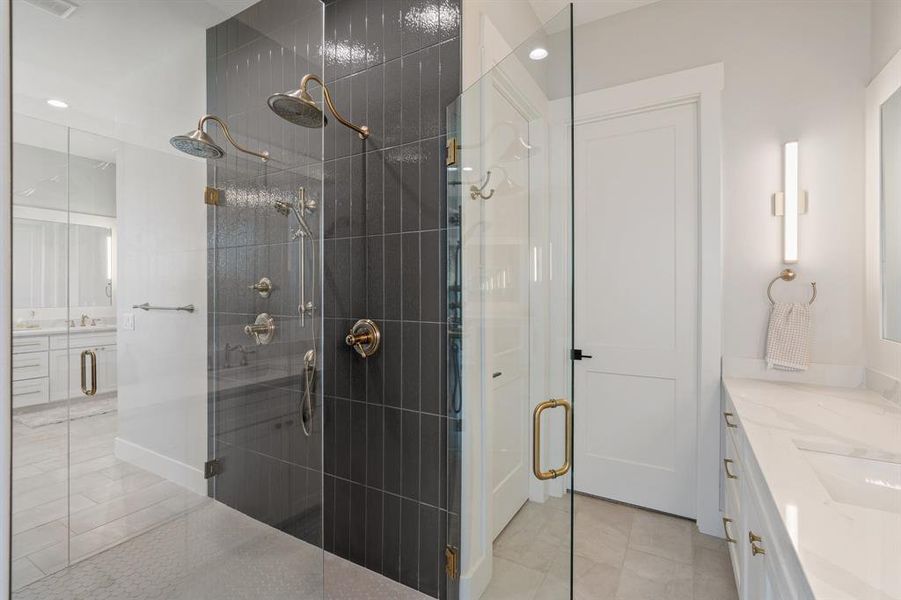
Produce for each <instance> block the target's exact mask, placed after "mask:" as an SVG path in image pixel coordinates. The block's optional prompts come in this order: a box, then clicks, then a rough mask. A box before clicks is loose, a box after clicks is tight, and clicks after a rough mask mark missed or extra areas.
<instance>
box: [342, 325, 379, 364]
mask: <svg viewBox="0 0 901 600" xmlns="http://www.w3.org/2000/svg"><path fill="white" fill-rule="evenodd" d="M381 341H382V332H381V331H379V326H378V325H376V324H375V321H372V320H370V319H360V320H359V321H357V322H356V323H354V326H353V327H351V328H350V333H348V334H347V337H346V338H344V342H345V343H346V344H347V345H348V346H350V347H352V348H353V349H354V350H356V351H357V354H359V355H360V356H362V357H363V358H369V357H370V356H372V355H373V354H375V353H376V351H377V350H378V349H379V344H380V343H381Z"/></svg>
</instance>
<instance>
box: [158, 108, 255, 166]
mask: <svg viewBox="0 0 901 600" xmlns="http://www.w3.org/2000/svg"><path fill="white" fill-rule="evenodd" d="M207 121H214V122H215V123H218V124H219V127H221V128H222V132H223V133H224V134H225V139H227V140H228V142H229V143H230V144H231V145H232V146H234V147H235V148H237V149H238V150H240V151H241V152H243V153H245V154H250V155H252V156H256V157H257V158H259V159H260V160H262V161H263V162H266V161H267V160H269V153H268V152H266V151H265V150H263V151H261V152H257V151H255V150H248V149H247V148H244V147H243V146H241V145H240V144H239V143H238V142H236V141H235V138H233V137H232V134H231V132H230V131H229V130H228V125H227V124H226V123H225V121H223V120H222V119H220V118H219V117H217V116H216V115H204V116H203V117H201V118H200V121H199V122H198V123H197V129H195V130H194V131H189V132H188V133H186V134H184V135H176V136H175V137H172V138H170V139H169V143H170V144H172V146H173V147H174V148H175V149H176V150H179V151H181V152H184V153H185V154H190V155H191V156H197V157H199V158H222V157H223V156H225V150H223V149H222V147H221V146H219V144H217V143H216V142H214V141H213V138H211V137H210V135H209V134H208V133H207V132H205V131H204V130H203V124H204V123H206V122H207Z"/></svg>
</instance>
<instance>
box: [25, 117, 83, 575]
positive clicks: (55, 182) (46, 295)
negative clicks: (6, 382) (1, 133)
mask: <svg viewBox="0 0 901 600" xmlns="http://www.w3.org/2000/svg"><path fill="white" fill-rule="evenodd" d="M68 144H69V139H68V130H67V129H66V128H65V127H63V126H60V125H56V124H52V123H47V122H44V121H40V120H37V119H31V118H27V117H21V116H16V118H15V121H14V126H13V195H12V213H13V230H12V246H13V273H12V275H13V277H12V286H13V315H12V317H13V323H14V325H13V326H14V330H13V339H12V352H13V356H12V373H13V381H12V413H13V414H12V435H13V443H12V446H13V447H12V469H13V470H12V473H13V484H12V534H13V538H12V570H11V576H12V577H11V578H12V589H13V591H16V590H18V589H20V588H22V587H24V586H26V585H28V584H30V583H32V582H34V581H36V580H38V579H41V578H42V577H44V576H45V575H46V574H47V573H48V572H52V569H55V568H57V566H58V565H59V564H62V565H63V566H64V565H65V563H66V562H67V561H68V535H69V534H68V532H69V452H70V442H69V438H70V432H69V406H68V395H69V388H68V385H67V383H68V381H69V370H70V365H69V362H68V361H67V360H65V359H63V360H60V359H59V356H58V353H57V351H56V350H55V348H56V347H60V348H66V347H68V344H69V341H68V340H69V328H68V326H67V322H68V319H69V318H70V317H69V310H68V296H69V269H68V262H69V227H70V225H69V214H68V205H69V198H68V187H69V160H68ZM48 558H49V560H45V559H48Z"/></svg>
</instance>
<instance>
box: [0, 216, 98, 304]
mask: <svg viewBox="0 0 901 600" xmlns="http://www.w3.org/2000/svg"><path fill="white" fill-rule="evenodd" d="M66 227H67V225H66V223H64V222H58V221H43V220H39V219H26V218H15V219H13V244H14V247H13V308H26V309H37V308H62V307H65V306H66V305H67V302H66V300H67V296H66V280H67V279H68V281H69V290H68V297H69V298H70V299H71V300H70V303H71V305H72V306H85V307H86V306H111V305H112V296H113V288H112V236H113V232H112V229H110V228H108V227H99V226H94V225H83V224H74V223H73V224H70V225H68V228H69V233H68V244H69V252H68V254H69V272H68V273H67V272H66V243H67V239H66V238H67V235H66ZM96 257H106V260H101V261H98V260H96Z"/></svg>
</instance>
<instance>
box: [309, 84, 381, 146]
mask: <svg viewBox="0 0 901 600" xmlns="http://www.w3.org/2000/svg"><path fill="white" fill-rule="evenodd" d="M310 81H315V82H316V83H318V84H319V87H321V88H322V95H323V97H324V98H325V104H326V106H328V109H329V112H331V113H332V114H333V115H334V116H335V118H336V119H338V121H340V122H341V124H342V125H344V126H345V127H349V128H350V129H353V130H354V131H356V132H357V134H358V135H359V136H360V139H361V140H365V139H366V138H368V137H369V128H368V127H366V126H365V125H354V124H353V123H351V122H350V121H348V120H347V119H345V118H344V117H342V116H341V114H340V113H339V112H338V109H337V108H335V103H334V102H332V95H331V94H330V93H329V91H328V86H326V85H325V83H323V82H322V80H321V79H319V77H318V76H316V75H314V74H312V73H308V74H306V75H304V76H303V79H301V80H300V90H301V91H302V92H306V91H307V83H309V82H310Z"/></svg>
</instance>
